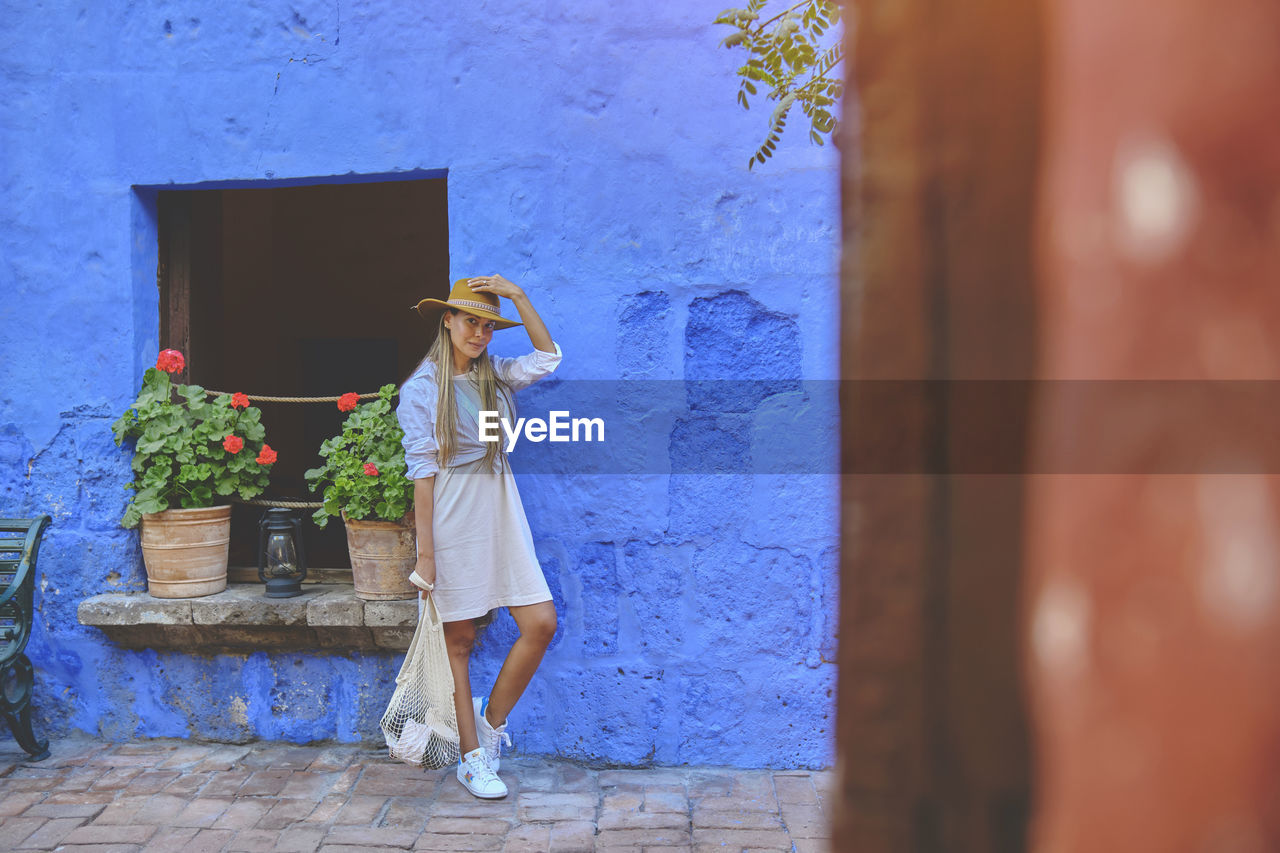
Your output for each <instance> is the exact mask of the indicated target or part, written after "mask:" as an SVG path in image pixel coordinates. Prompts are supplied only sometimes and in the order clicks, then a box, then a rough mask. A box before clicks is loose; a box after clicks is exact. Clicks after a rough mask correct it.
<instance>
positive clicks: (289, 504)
mask: <svg viewBox="0 0 1280 853" xmlns="http://www.w3.org/2000/svg"><path fill="white" fill-rule="evenodd" d="M233 503H238V504H244V505H246V506H282V507H284V508H285V509H319V508H320V507H322V506H324V504H323V503H322V502H320V501H273V500H268V499H266V498H256V499H254V500H251V501H242V500H239V499H238V498H237V499H235V500H234V501H233Z"/></svg>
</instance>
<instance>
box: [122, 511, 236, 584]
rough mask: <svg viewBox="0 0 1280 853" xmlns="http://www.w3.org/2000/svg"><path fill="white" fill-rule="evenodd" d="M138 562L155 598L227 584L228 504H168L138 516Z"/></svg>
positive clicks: (229, 528) (229, 538)
mask: <svg viewBox="0 0 1280 853" xmlns="http://www.w3.org/2000/svg"><path fill="white" fill-rule="evenodd" d="M141 543H142V562H143V563H144V564H145V565H146V567H147V592H149V593H151V595H152V596H154V597H155V598H199V597H200V596H202V595H213V594H214V593H215V592H222V591H223V590H224V589H226V588H227V553H228V550H229V549H230V547H231V507H229V506H211V507H202V508H200V509H167V510H165V511H164V512H156V513H149V514H147V515H144V516H142V536H141Z"/></svg>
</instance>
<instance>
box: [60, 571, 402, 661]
mask: <svg viewBox="0 0 1280 853" xmlns="http://www.w3.org/2000/svg"><path fill="white" fill-rule="evenodd" d="M77 617H78V619H79V621H80V624H81V625H89V626H92V627H94V628H99V629H101V630H102V631H103V632H104V633H106V635H107V636H108V637H110V638H111V639H112V640H114V641H115V642H116V643H118V644H120V645H121V646H124V647H125V648H130V649H175V650H180V651H185V652H191V653H193V654H216V653H217V652H222V651H235V652H245V651H258V650H306V651H315V650H317V649H333V650H335V651H337V650H347V649H360V650H368V651H377V650H396V651H404V650H405V649H407V648H409V640H410V639H411V638H412V637H413V630H414V628H415V627H416V626H417V624H418V603H417V601H416V600H414V599H405V600H401V601H365V600H363V599H360V598H357V597H356V594H355V589H354V588H353V587H350V586H346V585H342V584H307V585H305V586H303V592H302V595H299V596H297V597H295V598H264V597H263V595H262V586H261V585H259V584H242V585H241V584H237V585H233V586H228V587H227V589H226V590H225V591H223V592H219V593H216V594H214V595H206V596H204V597H202V598H152V597H151V596H150V595H148V594H147V593H145V592H142V593H106V594H103V595H95V596H93V597H91V598H86V599H85V600H84V601H82V602H80V607H79V608H78V610H77Z"/></svg>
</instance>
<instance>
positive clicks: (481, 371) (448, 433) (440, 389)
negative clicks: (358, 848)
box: [423, 308, 511, 471]
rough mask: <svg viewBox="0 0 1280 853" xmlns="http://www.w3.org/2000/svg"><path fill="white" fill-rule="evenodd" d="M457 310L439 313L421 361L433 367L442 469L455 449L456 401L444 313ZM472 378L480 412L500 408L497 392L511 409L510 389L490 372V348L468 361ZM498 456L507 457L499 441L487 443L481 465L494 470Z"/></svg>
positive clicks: (491, 370) (438, 446) (456, 441)
mask: <svg viewBox="0 0 1280 853" xmlns="http://www.w3.org/2000/svg"><path fill="white" fill-rule="evenodd" d="M458 313H459V312H458V311H457V310H456V309H453V308H450V309H448V311H447V312H443V313H441V315H440V324H439V326H437V328H436V339H435V341H433V342H432V344H431V349H429V350H427V357H426V358H424V359H423V361H424V362H426V361H430V362H431V363H432V364H434V365H435V366H436V388H437V391H436V393H437V396H436V462H437V464H439V466H440V467H441V468H443V467H444V466H446V465H448V464H449V460H450V459H452V458H453V457H454V456H455V455H456V454H457V452H458V430H457V424H458V402H457V399H456V397H455V396H454V391H453V382H452V379H453V339H452V338H450V337H449V327H448V326H446V325H445V324H444V320H445V317H446V316H451V315H457V314H458ZM468 374H469V376H470V378H471V381H472V382H474V383H475V385H476V386H477V387H478V388H479V390H480V408H481V410H482V411H487V412H495V411H501V410H500V409H499V408H498V395H499V394H501V395H502V398H503V400H504V402H505V403H506V409H507V412H508V413H509V412H510V411H511V389H510V388H509V387H507V383H505V382H503V381H502V379H501V378H499V376H498V374H496V373H494V372H493V362H492V361H490V360H489V349H488V347H486V348H485V349H484V351H483V352H481V353H480V355H478V356H477V357H476V358H473V359H472V360H471V369H470V371H468ZM499 455H501V456H502V457H503V459H504V460H505V458H506V451H505V450H503V448H502V442H501V441H495V442H492V443H490V445H489V447H488V448H487V449H486V450H485V452H484V468H485V470H486V471H492V470H493V464H494V462H495V461H496V460H497V458H498V456H499Z"/></svg>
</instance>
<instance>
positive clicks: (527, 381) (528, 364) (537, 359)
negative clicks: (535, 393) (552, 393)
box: [493, 341, 563, 391]
mask: <svg viewBox="0 0 1280 853" xmlns="http://www.w3.org/2000/svg"><path fill="white" fill-rule="evenodd" d="M551 345H552V346H553V347H555V348H556V351H555V352H543V351H542V350H540V349H535V350H534V351H533V352H531V353H528V354H527V355H522V356H518V357H517V358H500V357H498V356H494V358H493V370H494V372H495V373H497V374H498V376H499V377H500V378H501V379H502V381H503V382H505V383H507V385H509V386H511V390H513V391H519V390H520V389H521V388H527V387H529V386H530V385H532V384H533V383H535V382H537V381H538V380H539V379H541V378H542V377H544V376H548V375H549V374H551V373H552V372H553V371H554V370H555V369H556V367H558V366H559V365H560V359H561V357H562V355H563V354H562V353H561V352H560V345H559V344H558V343H556V342H555V341H552V342H551Z"/></svg>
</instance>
